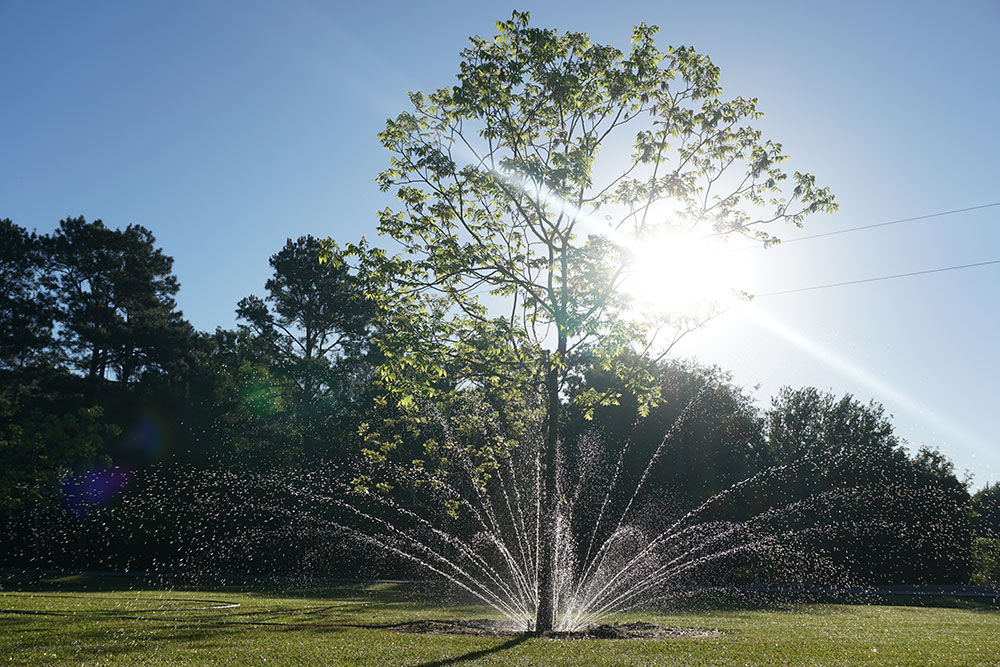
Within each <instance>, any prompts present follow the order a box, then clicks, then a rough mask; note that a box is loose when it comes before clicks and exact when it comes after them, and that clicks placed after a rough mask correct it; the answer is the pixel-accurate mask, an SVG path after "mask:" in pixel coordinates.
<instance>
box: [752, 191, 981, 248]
mask: <svg viewBox="0 0 1000 667" xmlns="http://www.w3.org/2000/svg"><path fill="white" fill-rule="evenodd" d="M994 206H1000V201H997V202H993V203H991V204H981V205H979V206H967V207H966V208H956V209H952V210H950V211H940V212H939V213H928V214H927V215H915V216H913V217H912V218H900V219H899V220H889V221H887V222H876V223H875V224H872V225H861V226H860V227H849V228H848V229H837V230H835V231H832V232H822V233H820V234H809V235H808V236H799V237H796V238H794V239H782V240H781V242H780V243H778V244H776V245H775V246H774V247H780V246H783V245H788V244H789V243H796V242H797V241H808V240H810V239H818V238H822V237H824V236H836V235H837V234H847V233H849V232H860V231H863V230H865V229H876V228H878V227H888V226H889V225H899V224H902V223H904V222H913V221H915V220H927V219H928V218H940V217H942V216H945V215H955V214H956V213H965V212H967V211H978V210H980V209H984V208H993V207H994ZM765 247H766V246H763V245H761V244H759V243H758V244H755V245H747V246H740V247H738V248H733V250H761V249H764V248H765Z"/></svg>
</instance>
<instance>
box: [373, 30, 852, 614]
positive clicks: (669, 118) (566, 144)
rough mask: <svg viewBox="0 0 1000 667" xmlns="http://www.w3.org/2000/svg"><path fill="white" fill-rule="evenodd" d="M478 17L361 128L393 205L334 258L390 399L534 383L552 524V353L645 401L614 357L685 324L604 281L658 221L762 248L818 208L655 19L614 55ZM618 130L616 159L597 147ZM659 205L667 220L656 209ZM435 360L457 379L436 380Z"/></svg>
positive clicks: (555, 388) (746, 117) (558, 422)
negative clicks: (375, 307)
mask: <svg viewBox="0 0 1000 667" xmlns="http://www.w3.org/2000/svg"><path fill="white" fill-rule="evenodd" d="M497 28H498V35H497V36H496V37H495V38H494V39H492V40H488V39H484V38H482V37H474V38H472V39H471V46H470V47H468V48H467V49H465V50H464V51H463V52H462V62H461V64H460V66H459V68H460V70H459V74H458V84H457V85H455V86H453V87H449V88H443V89H440V90H438V91H437V92H435V93H433V94H430V95H423V94H421V93H413V94H411V96H410V99H411V102H412V103H413V110H412V111H410V112H405V113H402V114H400V115H399V116H397V117H396V118H395V119H392V120H389V121H388V122H387V124H386V128H385V130H384V131H383V132H382V133H381V135H380V138H381V140H382V143H383V145H384V146H385V148H386V149H387V150H388V151H389V152H390V153H391V155H392V159H391V165H390V167H389V168H388V169H386V170H385V171H384V172H383V173H382V174H381V175H380V176H379V178H378V181H379V183H380V185H381V187H382V189H383V190H394V191H395V194H396V196H397V197H398V199H399V201H400V202H401V204H402V210H398V211H396V210H392V209H388V208H387V209H385V210H383V211H382V212H381V213H380V215H379V231H380V233H382V234H384V235H387V236H390V237H392V238H393V239H395V240H396V241H398V242H399V243H400V244H401V245H402V252H400V253H399V254H397V255H394V256H390V255H389V254H387V253H384V252H381V251H378V250H375V249H372V248H370V247H368V246H367V245H366V244H364V243H362V244H361V246H359V247H356V248H353V251H354V252H355V253H356V254H358V255H361V256H363V257H365V258H366V260H367V262H368V263H369V265H370V268H371V269H372V275H373V280H374V281H375V283H374V286H375V288H376V289H375V291H374V295H375V297H376V298H377V299H378V300H379V302H380V305H381V306H382V308H383V311H384V314H383V316H384V317H385V318H386V319H387V321H388V322H389V323H390V324H389V325H388V326H387V331H386V332H385V334H384V335H383V336H381V340H380V346H381V348H382V352H383V354H384V355H385V356H386V363H385V364H384V366H383V369H382V379H383V380H384V381H385V382H386V384H387V385H392V386H393V387H394V388H395V389H396V391H398V392H399V396H400V399H399V400H400V403H401V404H403V405H406V404H411V403H412V402H413V396H414V394H415V393H423V394H429V395H433V394H434V393H435V392H442V391H448V390H449V388H452V389H453V388H458V387H465V386H469V385H470V384H471V385H476V384H489V385H502V384H507V385H508V386H510V387H511V391H520V390H523V389H525V388H533V389H536V390H540V391H542V392H543V395H544V396H545V401H546V427H545V444H544V446H543V448H542V452H543V453H542V456H541V459H542V460H541V461H540V465H541V467H542V469H543V471H544V472H543V479H544V483H543V484H542V489H541V494H542V498H541V505H540V507H541V508H542V510H541V511H542V513H543V516H552V517H555V516H558V514H559V509H560V499H559V498H560V492H559V489H558V488H557V479H558V474H557V470H556V467H557V465H558V460H559V456H558V449H559V447H560V438H561V429H562V424H563V421H564V406H563V400H564V390H565V386H566V379H567V375H568V371H567V369H568V360H569V357H570V355H572V354H580V353H584V352H585V353H586V354H588V355H591V356H593V357H595V358H597V359H599V360H600V362H601V363H602V364H604V365H605V366H606V367H607V368H608V369H609V370H613V371H614V372H616V373H619V374H620V375H621V377H623V378H624V379H625V380H626V385H627V386H628V387H630V388H636V389H639V390H640V391H639V392H638V393H639V394H640V395H645V393H644V392H642V391H641V388H642V387H643V386H644V385H645V384H647V383H648V379H649V378H648V374H647V373H644V372H642V368H641V366H640V367H639V368H638V369H636V368H635V366H633V365H628V364H626V363H625V362H624V359H625V358H627V357H628V356H629V354H635V353H638V354H639V355H640V356H641V355H642V354H645V353H647V352H648V344H649V341H650V339H651V337H652V336H653V334H654V332H655V331H657V330H659V329H662V328H668V329H671V330H674V331H678V332H683V331H686V330H689V329H690V328H692V327H693V326H697V324H699V323H700V320H698V319H696V320H694V321H692V320H691V319H690V318H686V317H684V314H682V313H650V314H648V315H650V316H649V317H642V316H640V315H641V314H640V313H637V311H636V309H635V308H634V303H633V299H631V298H630V297H629V295H628V294H627V292H626V291H625V290H624V289H623V286H624V285H625V284H626V283H627V281H628V279H629V278H630V271H631V270H632V267H634V266H635V262H636V261H637V257H638V255H639V254H640V251H641V248H642V245H643V244H648V243H650V242H651V241H653V240H654V239H661V238H665V237H667V236H668V235H669V234H673V235H675V236H679V235H682V234H687V235H691V234H694V235H695V236H701V235H707V234H711V235H720V236H725V235H728V234H744V235H747V236H751V237H755V238H758V239H760V240H762V241H763V242H764V243H770V242H773V241H774V240H775V239H774V237H773V236H772V235H770V234H769V233H767V232H765V231H764V230H763V229H762V227H764V226H765V225H767V224H769V223H772V222H775V221H780V220H785V221H790V222H792V223H795V224H800V223H801V221H802V220H803V219H804V217H805V216H806V215H808V214H809V213H813V212H816V211H831V210H833V209H834V208H835V205H834V203H833V197H832V195H831V194H830V193H829V191H828V190H827V189H826V188H821V187H818V186H817V185H816V183H815V180H814V178H813V177H812V176H811V175H809V174H804V173H800V172H794V174H793V177H792V179H791V180H792V181H793V185H792V187H791V192H790V193H789V194H787V195H783V194H782V193H781V187H782V185H783V183H784V182H786V181H787V180H788V175H787V174H786V173H785V172H784V171H782V167H781V163H782V162H784V161H785V159H786V158H785V155H784V153H783V152H782V148H781V145H780V144H778V143H775V142H772V141H769V140H765V139H764V138H763V137H762V134H761V132H760V131H759V130H756V129H754V128H753V127H751V126H750V125H749V122H750V121H752V120H754V119H757V118H759V117H760V116H761V114H760V112H759V111H758V110H757V107H756V100H753V99H744V98H734V99H731V100H723V99H722V98H721V89H720V87H719V85H718V80H719V69H718V68H717V67H716V66H715V65H714V64H713V63H712V62H711V60H710V59H709V58H708V57H706V56H704V55H701V54H698V53H696V52H695V51H694V50H693V49H692V48H689V47H683V46H682V47H677V48H669V49H668V50H667V51H666V52H661V51H659V50H658V49H657V48H656V45H655V42H654V36H655V34H656V28H654V27H650V26H646V25H645V24H642V25H639V26H638V27H636V28H635V29H634V31H633V35H632V46H631V49H630V51H629V52H628V53H623V52H622V51H620V50H618V49H617V48H614V47H611V46H603V45H599V44H594V43H592V42H591V41H590V39H589V38H588V37H587V35H585V34H582V33H574V32H567V33H562V34H560V33H558V32H557V31H555V30H546V29H539V28H533V27H531V26H530V25H529V19H528V14H526V13H518V12H515V13H514V14H513V16H512V17H511V19H510V20H508V21H503V22H500V23H498V24H497ZM628 132H631V134H630V136H631V144H632V150H631V154H630V155H627V154H623V153H622V151H620V150H619V151H618V152H617V153H616V154H614V155H612V157H611V159H610V160H609V161H608V163H607V164H606V163H605V161H603V160H599V159H598V158H599V151H600V149H601V147H602V146H604V145H612V146H621V145H622V144H621V139H619V137H620V135H622V134H623V133H628ZM663 202H669V203H670V204H671V205H672V206H673V207H674V208H675V210H676V213H675V215H673V216H672V217H669V218H667V217H665V216H663V215H660V214H658V212H657V211H658V207H659V206H660V205H661V204H662V203H663ZM669 288H670V286H664V289H669ZM485 296H489V299H481V298H480V297H485ZM497 303H500V304H502V305H500V306H497V307H496V308H492V307H489V308H488V305H490V306H492V305H494V304H497ZM494 313H506V314H505V315H494ZM675 335H676V334H675ZM483 340H486V341H488V342H489V344H488V345H482V344H481V343H478V342H477V341H483ZM633 348H635V349H633ZM484 349H485V350H486V353H485V354H484V353H483V350H484ZM446 369H450V370H446ZM456 369H457V370H456ZM448 372H451V373H459V376H458V377H454V376H452V377H449V380H450V383H448V384H447V385H446V386H444V387H442V382H441V381H442V378H443V377H444V376H445V375H446V374H447V373H448ZM581 400H582V401H584V402H586V403H588V404H589V407H593V406H596V405H600V404H602V403H612V402H614V401H615V400H617V397H616V396H614V395H613V394H605V395H600V394H598V393H596V392H588V393H585V394H584V395H583V397H582V399H581ZM645 409H648V406H646V407H644V410H645ZM556 524H557V521H549V522H546V523H545V525H546V528H545V530H543V531H542V532H541V534H540V536H539V545H538V547H539V548H538V553H539V563H538V568H537V570H538V581H537V582H536V583H537V586H536V590H537V597H538V599H537V613H536V622H535V629H536V631H538V632H541V631H545V630H548V629H551V628H552V627H553V624H554V622H555V617H556V607H557V604H558V603H557V600H556V591H555V585H554V572H555V554H556V553H557V550H558V542H557V541H558V540H559V535H558V533H557V529H556Z"/></svg>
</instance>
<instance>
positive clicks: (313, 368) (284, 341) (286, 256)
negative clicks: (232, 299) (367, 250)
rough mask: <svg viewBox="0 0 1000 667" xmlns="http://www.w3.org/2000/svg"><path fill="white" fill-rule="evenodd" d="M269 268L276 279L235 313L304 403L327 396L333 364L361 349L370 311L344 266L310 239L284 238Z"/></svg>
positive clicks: (331, 380)
mask: <svg viewBox="0 0 1000 667" xmlns="http://www.w3.org/2000/svg"><path fill="white" fill-rule="evenodd" d="M321 256H323V258H324V260H325V261H323V262H321V261H320V257H321ZM270 263H271V267H272V268H273V269H274V275H273V276H272V277H271V278H269V279H268V281H267V283H266V284H265V289H267V292H268V295H267V297H266V298H265V299H261V298H259V297H256V296H248V297H246V298H245V299H242V300H241V301H240V303H239V305H238V307H237V309H236V314H237V316H238V317H239V318H240V319H241V320H243V321H245V322H246V323H247V325H248V326H249V328H250V329H251V330H252V331H253V332H254V333H255V334H256V335H257V337H258V338H259V339H260V340H261V341H262V342H263V343H264V344H265V346H266V347H267V348H268V351H269V352H270V354H271V355H272V356H273V358H274V360H275V362H276V364H277V365H278V366H279V367H280V369H281V371H282V372H283V373H284V374H285V375H286V376H287V377H288V378H289V379H290V380H291V381H292V382H294V383H295V384H296V386H297V388H298V390H299V391H300V392H301V393H302V395H303V398H304V399H305V400H311V399H313V398H316V397H317V396H319V395H323V394H328V393H329V392H330V391H332V389H333V383H334V382H335V377H334V376H333V375H331V373H330V370H331V369H332V367H333V365H334V364H335V363H336V362H337V361H338V360H339V359H341V358H343V357H345V356H349V355H357V354H360V352H361V350H362V349H363V348H364V346H365V341H366V339H367V334H368V328H369V322H370V319H371V315H372V309H371V306H370V304H369V303H368V301H367V300H366V299H365V298H364V295H363V289H362V287H361V285H360V283H359V282H358V280H357V278H356V277H354V276H352V275H351V274H350V272H349V270H348V267H347V265H346V264H345V263H344V262H342V261H340V258H339V257H338V258H330V257H328V256H325V255H324V251H323V244H322V242H321V241H320V240H319V239H316V238H313V237H312V236H300V237H299V238H298V239H296V240H295V241H292V240H291V239H288V241H287V242H286V243H285V247H284V248H282V249H281V251H279V252H278V253H276V254H274V255H272V256H271V259H270Z"/></svg>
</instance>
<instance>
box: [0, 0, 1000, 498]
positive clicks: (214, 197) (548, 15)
mask: <svg viewBox="0 0 1000 667" xmlns="http://www.w3.org/2000/svg"><path fill="white" fill-rule="evenodd" d="M515 8H516V9H522V10H524V9H526V10H529V11H531V13H532V19H533V23H534V24H536V25H541V26H548V27H556V28H560V29H573V30H580V31H585V32H588V33H590V34H591V35H592V37H593V38H594V39H595V40H597V41H600V42H604V43H611V44H615V45H618V46H620V47H621V48H627V46H628V39H629V36H630V30H631V26H632V25H634V24H635V23H637V22H640V21H645V22H646V23H651V24H656V25H659V26H660V28H661V33H660V44H661V46H662V47H666V46H667V45H668V44H673V45H680V44H688V45H693V46H695V47H696V48H697V49H699V50H700V51H703V52H705V53H708V54H709V55H710V56H711V57H712V58H713V60H714V61H715V62H716V64H718V65H719V66H720V67H721V69H722V84H723V87H724V89H725V92H726V94H727V95H737V94H738V95H744V96H755V97H758V98H759V100H760V104H759V106H760V108H761V109H762V110H763V111H764V112H765V113H766V117H765V119H764V120H763V121H762V122H761V125H762V127H763V129H764V130H765V131H766V133H767V134H768V135H769V136H771V137H773V138H775V139H777V140H778V141H781V142H782V143H783V144H784V146H785V149H786V151H787V152H788V153H789V154H790V155H791V156H792V162H791V164H790V166H791V168H793V169H801V170H804V171H810V172H813V173H815V174H816V175H817V177H818V179H819V180H820V182H821V183H822V184H827V185H830V186H831V187H832V188H833V190H834V192H835V193H836V195H837V198H838V201H839V202H840V205H841V210H840V212H839V213H837V214H835V215H832V216H822V217H817V218H812V219H810V220H809V221H808V222H807V228H806V229H804V230H801V231H799V230H789V231H788V233H786V234H785V235H784V236H785V237H786V238H788V239H791V238H794V237H796V236H802V235H808V234H815V233H823V232H829V231H835V230H840V229H846V228H850V227H856V226H860V225H867V224H874V223H880V222H885V221H890V220H894V219H899V218H906V217H911V216H920V215H926V214H930V213H936V212H941V211H948V210H952V209H959V208H965V207H970V206H977V205H983V204H988V203H993V202H1000V129H998V126H997V113H998V109H1000V67H998V64H1000V39H998V37H997V36H998V35H1000V3H998V2H997V1H996V0H959V1H957V2H953V3H943V2H939V1H935V2H927V1H915V0H909V1H905V2H904V1H900V2H870V1H869V2H853V1H839V2H832V3H818V2H801V1H794V2H793V1H786V2H745V1H742V2H707V1H706V2H684V3H681V2H663V1H662V0H661V1H658V2H652V1H648V2H645V1H638V0H636V1H617V2H602V3H587V2H534V3H532V4H530V5H529V4H527V3H518V4H513V5H507V4H502V3H473V2H427V3H413V2H405V3H404V2H398V3H393V2H381V3H352V4H351V5H348V4H346V3H335V2H320V1H318V0H286V1H285V2H281V3H274V2H258V1H251V0H241V1H239V2H237V1H233V2H221V1H220V2H205V1H202V0H199V1H175V2H156V3H153V2H129V1H126V0H121V1H117V2H111V1H102V0H91V1H88V2H75V1H74V2H71V1H68V0H67V1H65V2H56V1H46V0H39V1H31V0H6V1H5V0H0V217H9V218H11V219H12V220H14V222H16V223H18V224H20V225H22V226H24V227H28V228H29V229H37V230H38V231H39V232H48V231H50V230H51V229H53V228H54V227H55V226H56V225H57V223H58V221H59V220H60V219H61V218H65V217H67V216H75V215H84V216H86V217H87V219H88V220H89V219H94V218H102V219H103V220H104V221H105V223H107V224H108V225H111V226H125V225H127V224H129V223H138V224H141V225H144V226H146V227H148V228H150V229H151V230H152V231H153V232H154V234H155V235H156V237H157V239H158V241H159V243H160V245H161V246H162V247H163V248H164V250H165V252H167V253H168V254H170V255H172V256H173V257H174V259H175V265H174V268H175V272H176V274H177V276H178V278H179V279H180V281H181V285H182V287H181V292H180V294H179V298H178V301H179V303H180V305H181V307H182V309H183V310H184V313H185V315H186V316H187V317H188V318H189V319H190V321H191V322H192V323H193V324H194V325H195V326H196V327H198V328H200V329H203V330H212V329H214V328H215V327H216V326H224V327H231V326H233V325H234V313H233V311H234V308H235V305H236V302H237V301H238V300H239V299H240V298H241V297H243V296H246V295H248V294H251V293H258V294H259V293H261V292H262V291H263V283H264V281H265V280H266V279H267V276H268V273H269V267H268V265H267V258H268V257H269V256H270V255H271V254H273V253H274V252H276V251H277V250H278V249H279V248H280V247H281V245H282V244H283V242H284V240H285V239H286V238H287V237H297V236H299V235H302V234H313V235H316V236H333V237H334V238H336V239H340V240H343V241H348V240H356V239H358V238H359V237H361V236H368V237H372V236H373V235H374V233H375V232H374V228H375V211H376V210H377V209H378V208H381V207H383V206H385V205H386V204H387V203H389V202H388V201H387V199H386V196H385V195H382V194H381V193H379V191H378V188H377V187H376V185H375V182H374V178H375V175H376V174H377V173H378V172H379V170H380V169H382V168H384V167H385V166H386V164H387V155H386V154H385V153H384V151H383V150H382V149H381V147H380V145H379V143H378V140H377V138H376V135H377V133H378V131H379V130H380V129H381V127H382V125H383V123H384V120H385V118H386V117H388V116H394V115H395V114H397V113H398V112H400V111H402V110H403V109H405V108H406V107H407V99H406V92H407V91H408V90H432V89H434V88H438V87H441V86H444V85H450V84H451V83H452V82H453V81H454V74H455V72H456V71H457V65H458V61H459V58H458V53H459V51H460V50H461V49H462V48H463V46H464V45H465V43H466V39H467V37H468V36H470V35H473V34H480V35H483V36H488V35H492V34H493V32H494V28H493V25H494V22H495V21H496V20H497V19H501V18H507V17H509V15H510V12H511V10H512V9H515ZM745 252H747V253H748V254H749V256H751V257H752V258H753V259H752V260H751V263H752V264H753V266H754V270H753V272H752V275H750V276H749V277H748V279H747V282H748V285H747V289H748V290H749V291H752V292H757V293H766V292H772V291H779V290H785V289H794V288H799V287H809V286H814V285H822V284H827V283H834V282H841V281H849V280H857V279H865V278H872V277H878V276H884V275H890V274H896V273H906V272H913V271H920V270H925V269H934V268H939V267H946V266H953V265H958V264H969V263H976V262H985V261H991V260H997V259H1000V207H993V208H984V209H980V210H977V211H970V212H966V213H961V214H956V215H950V216H944V217H939V218H932V219H927V220H921V221H914V222H908V223H904V224H899V225H892V226H887V227H883V228H879V229H875V230H869V231H862V232H855V233H849V234H842V235H837V236H830V237H823V238H819V239H813V240H806V241H802V242H799V243H790V244H787V245H784V246H781V247H778V248H775V249H771V250H768V251H766V252H765V251H759V250H749V251H745ZM998 288H1000V265H991V266H983V267H979V268H973V269H967V270H962V271H952V272H946V273H936V274H931V275H923V276H916V277H910V278H903V279H899V280H890V281H883V282H875V283H866V284H861V285H853V286H845V287H838V288H832V289H825V290H815V291H808V292H801V293H796V294H787V295H782V296H773V297H762V298H760V299H757V300H756V301H755V303H754V304H753V306H752V307H751V308H750V309H749V311H748V312H746V313H741V312H731V313H728V314H726V315H725V316H724V317H722V318H720V319H719V320H717V321H716V322H714V323H712V324H710V325H709V327H708V328H707V329H705V330H704V331H701V332H698V333H696V334H694V335H692V336H690V337H689V338H688V339H687V340H685V342H684V343H683V344H682V345H681V346H680V347H679V349H678V354H679V355H683V356H694V357H697V358H699V359H701V360H702V361H704V362H707V363H714V364H718V365H720V366H722V367H723V368H726V369H728V370H731V371H732V372H733V373H734V376H735V379H736V381H737V382H738V383H740V384H742V385H745V386H747V387H749V388H751V389H752V388H753V387H754V386H756V385H759V388H757V389H756V390H755V395H756V396H758V397H759V399H760V400H761V402H762V404H766V402H767V401H768V397H769V396H770V395H772V394H773V393H774V392H775V391H776V390H777V389H778V388H779V387H780V386H782V385H786V384H787V385H793V386H805V385H814V386H817V387H819V388H821V389H828V390H832V391H834V392H836V393H838V394H841V393H845V392H850V393H852V394H854V395H856V396H857V397H859V398H862V399H864V400H868V399H869V398H874V399H876V400H878V401H880V402H882V403H884V404H885V405H886V406H887V408H888V409H889V410H890V412H892V413H893V414H894V415H895V422H896V425H897V430H898V432H899V433H900V435H902V436H903V437H904V438H906V440H907V441H908V442H909V443H910V445H911V446H913V447H916V446H919V445H930V446H936V447H939V448H940V449H941V450H942V451H944V452H945V453H946V454H948V455H949V456H950V457H951V458H952V459H953V460H954V461H955V463H956V466H957V468H958V469H959V470H960V471H962V470H968V471H969V472H971V473H973V474H974V486H976V487H978V486H981V485H983V484H985V483H987V482H989V481H995V480H998V479H1000V437H998V435H997V426H998V416H997V415H998V412H1000V406H998V398H1000V389H998V383H1000V350H998V342H1000V290H998Z"/></svg>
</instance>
